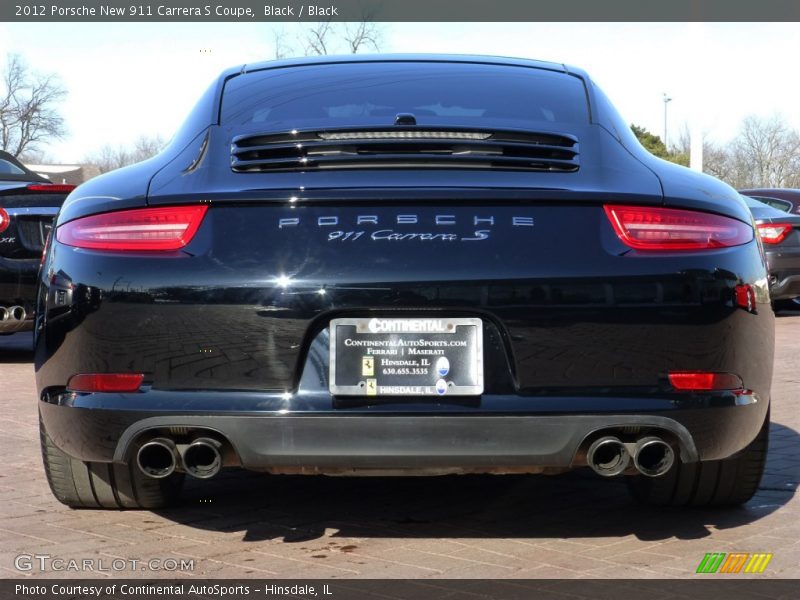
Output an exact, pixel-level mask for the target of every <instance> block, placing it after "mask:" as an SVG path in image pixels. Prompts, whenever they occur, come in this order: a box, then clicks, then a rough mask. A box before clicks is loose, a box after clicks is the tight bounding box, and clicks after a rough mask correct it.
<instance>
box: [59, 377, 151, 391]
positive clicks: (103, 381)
mask: <svg viewBox="0 0 800 600" xmlns="http://www.w3.org/2000/svg"><path fill="white" fill-rule="evenodd" d="M142 381H144V375H143V374H142V373H83V374H81V375H73V376H72V377H70V379H69V383H67V389H69V390H70V391H73V392H136V391H138V390H139V387H141V385H142Z"/></svg>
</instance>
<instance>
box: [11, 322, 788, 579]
mask: <svg viewBox="0 0 800 600" xmlns="http://www.w3.org/2000/svg"><path fill="white" fill-rule="evenodd" d="M30 343H31V338H30V336H29V335H16V336H12V337H5V338H2V337H0V577H59V578H60V577H148V578H158V577H178V578H201V577H237V578H238V577H258V578H276V577H279V578H302V579H312V578H343V579H344V578H414V579H417V578H452V579H456V578H540V577H541V578H562V577H563V578H574V577H591V578H690V577H709V575H695V571H696V569H697V567H698V565H699V564H700V562H701V560H702V559H703V557H704V556H705V554H706V553H711V552H726V553H733V552H742V553H772V554H773V557H772V559H771V561H770V562H769V564H768V566H767V568H766V570H765V571H764V573H763V574H760V575H745V574H740V575H736V577H773V578H774V577H784V578H794V577H800V500H799V499H798V498H797V493H796V491H797V486H798V481H800V433H798V432H799V431H800V397H798V390H800V313H794V314H792V313H784V314H782V315H781V316H780V317H779V318H778V319H777V347H776V366H775V375H774V383H773V388H772V390H773V409H772V423H773V424H772V430H771V441H770V452H769V461H768V465H767V472H766V475H765V477H764V479H763V481H762V484H761V487H760V489H759V492H758V494H757V495H756V496H755V497H754V498H753V500H751V501H750V502H749V503H748V504H747V505H746V506H745V507H743V508H739V509H725V510H719V509H713V510H711V509H690V510H686V509H669V510H666V509H654V508H645V507H642V506H638V505H637V504H635V503H634V502H633V501H632V500H631V499H630V498H629V497H628V494H627V492H626V490H625V484H624V482H623V481H621V480H616V479H615V480H603V479H601V478H599V477H597V476H595V475H594V474H592V473H591V472H589V471H588V470H585V471H580V472H573V473H570V474H567V475H561V476H550V477H548V476H532V475H531V476H453V477H441V478H377V477H375V478H326V477H302V476H296V477H295V476H291V477H290V476H263V475H258V474H250V473H245V472H241V471H238V470H231V471H225V472H223V473H222V474H221V475H220V476H219V477H217V478H215V479H214V480H212V481H210V482H197V481H191V480H189V481H188V485H187V486H186V488H185V491H184V503H183V504H182V506H180V507H177V508H174V509H170V510H163V511H158V512H150V511H86V510H71V509H68V508H66V507H64V506H62V505H61V504H59V503H58V502H57V501H56V500H54V499H53V497H52V496H51V494H50V491H49V489H48V487H47V482H46V481H45V477H44V471H43V468H42V464H41V459H40V456H39V441H38V439H39V435H38V421H37V414H36V392H35V386H34V371H33V364H32V361H33V356H32V353H31V352H30V350H29V349H28V348H29V347H30ZM42 557H46V558H42ZM71 561H74V562H71Z"/></svg>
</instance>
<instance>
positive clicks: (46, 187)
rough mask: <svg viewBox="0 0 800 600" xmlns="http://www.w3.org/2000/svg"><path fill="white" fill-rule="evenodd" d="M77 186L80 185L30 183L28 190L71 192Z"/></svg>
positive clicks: (55, 192) (50, 192) (56, 192)
mask: <svg viewBox="0 0 800 600" xmlns="http://www.w3.org/2000/svg"><path fill="white" fill-rule="evenodd" d="M76 187H78V186H76V185H70V184H68V183H31V184H30V185H28V191H30V192H46V193H48V194H69V193H70V192H71V191H72V190H74V189H75V188H76Z"/></svg>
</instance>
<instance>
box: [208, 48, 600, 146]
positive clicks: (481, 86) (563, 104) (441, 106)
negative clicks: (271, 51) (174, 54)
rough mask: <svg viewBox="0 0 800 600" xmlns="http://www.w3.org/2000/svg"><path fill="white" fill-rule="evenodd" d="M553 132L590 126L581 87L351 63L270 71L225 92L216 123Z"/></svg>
mask: <svg viewBox="0 0 800 600" xmlns="http://www.w3.org/2000/svg"><path fill="white" fill-rule="evenodd" d="M401 113H410V114H413V115H414V116H415V117H416V120H417V124H419V125H459V126H467V127H469V126H474V127H483V128H485V127H492V126H498V127H518V128H524V129H530V128H537V129H541V128H544V129H547V130H554V129H559V128H560V127H559V126H561V125H570V124H571V125H585V124H588V123H589V108H588V105H587V100H586V91H585V89H584V86H583V81H582V80H581V79H579V78H577V77H574V76H571V75H567V74H565V73H558V72H553V71H547V70H543V69H536V68H529V67H515V66H502V65H476V64H463V63H424V62H420V63H413V62H411V63H391V62H379V63H348V64H338V65H308V66H301V67H290V68H281V69H267V70H264V71H257V72H254V73H248V74H245V75H241V76H239V77H234V78H233V79H231V80H230V81H228V82H227V84H226V85H225V91H224V94H223V98H222V114H221V122H222V124H223V125H235V126H240V127H244V128H245V129H247V130H265V131H266V130H281V129H287V128H288V129H291V128H295V127H297V128H307V127H349V126H358V125H391V124H393V123H394V120H395V117H396V116H397V115H398V114H401Z"/></svg>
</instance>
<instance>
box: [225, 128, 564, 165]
mask: <svg viewBox="0 0 800 600" xmlns="http://www.w3.org/2000/svg"><path fill="white" fill-rule="evenodd" d="M369 168H379V169H387V168H417V169H419V168H430V169H458V168H464V169H505V170H508V169H512V170H523V171H542V172H558V173H569V172H574V171H577V170H578V168H579V163H578V140H577V138H575V137H574V136H571V135H564V134H553V133H532V132H527V131H516V130H492V131H478V130H470V129H454V128H441V127H436V128H420V127H414V128H399V127H398V128H386V127H383V128H370V129H348V130H325V131H297V130H292V131H290V132H286V133H269V134H261V135H245V136H238V137H236V138H234V140H233V143H232V145H231V169H232V170H233V171H234V172H236V173H265V172H274V171H312V170H320V169H369Z"/></svg>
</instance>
